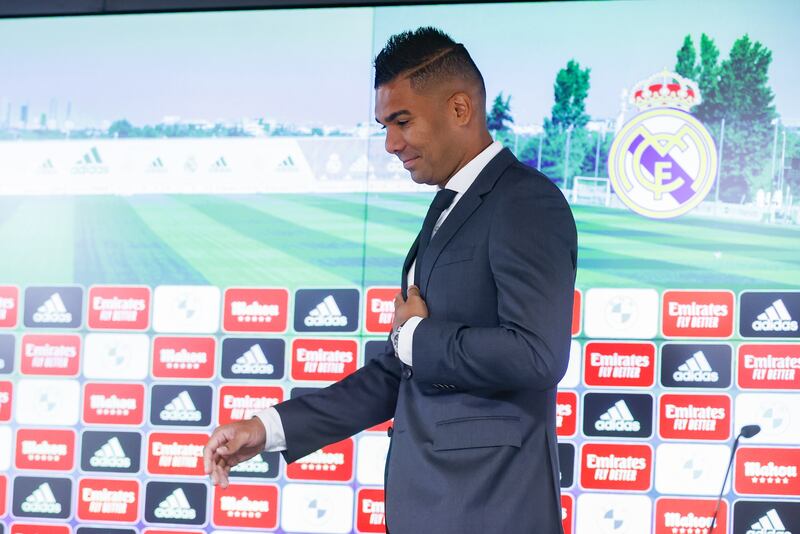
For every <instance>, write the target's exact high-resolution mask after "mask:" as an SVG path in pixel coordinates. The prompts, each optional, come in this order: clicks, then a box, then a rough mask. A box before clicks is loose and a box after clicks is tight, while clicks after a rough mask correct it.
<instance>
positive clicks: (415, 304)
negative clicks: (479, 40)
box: [392, 285, 428, 329]
mask: <svg viewBox="0 0 800 534" xmlns="http://www.w3.org/2000/svg"><path fill="white" fill-rule="evenodd" d="M415 316H417V317H427V316H428V306H427V305H426V304H425V301H424V300H422V297H421V296H420V294H419V288H418V287H417V286H413V285H412V286H408V298H407V299H405V300H403V293H402V291H401V292H399V293H397V296H395V297H394V322H393V323H392V328H393V329H397V328H398V327H399V326H401V325H402V324H403V323H405V322H406V321H408V320H409V319H410V318H411V317H415Z"/></svg>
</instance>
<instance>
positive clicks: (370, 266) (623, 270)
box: [0, 194, 800, 291]
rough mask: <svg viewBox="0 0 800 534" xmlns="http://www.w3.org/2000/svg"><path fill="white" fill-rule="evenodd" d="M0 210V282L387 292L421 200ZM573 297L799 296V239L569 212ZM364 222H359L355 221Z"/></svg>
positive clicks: (99, 202) (3, 202) (41, 203)
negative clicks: (781, 292) (710, 291)
mask: <svg viewBox="0 0 800 534" xmlns="http://www.w3.org/2000/svg"><path fill="white" fill-rule="evenodd" d="M366 199H367V195H365V194H336V195H318V196H315V195H268V196H265V195H250V196H207V195H204V196H191V195H157V196H146V195H140V196H132V197H118V196H97V197H92V196H83V197H13V198H10V197H6V198H2V199H0V250H2V253H3V254H2V260H1V261H0V284H18V285H21V286H26V285H32V284H64V283H77V284H82V285H85V286H89V285H92V284H146V285H150V286H155V285H158V284H213V285H218V286H221V287H225V286H232V285H243V286H251V285H257V286H282V287H288V288H290V289H294V288H297V287H315V286H317V287H337V286H372V285H390V286H391V285H397V284H398V283H399V275H400V267H401V264H402V261H403V258H404V256H405V253H406V250H407V248H408V246H409V245H410V244H411V242H412V241H413V239H414V236H415V235H416V232H417V231H418V229H419V226H420V224H421V221H422V217H423V216H424V213H425V210H426V209H427V204H428V202H429V200H430V196H429V195H426V194H371V195H369V199H368V203H365V200H366ZM573 212H574V214H575V218H576V221H577V223H578V232H579V242H580V252H579V271H578V273H579V274H578V282H577V285H578V287H581V288H584V289H585V288H589V287H654V288H657V289H665V288H728V289H733V290H735V291H738V290H740V289H767V288H776V289H779V288H792V287H794V288H797V287H798V286H800V229H797V228H789V227H782V226H770V225H765V224H748V223H742V222H737V221H725V220H713V219H705V218H694V217H690V216H685V217H682V218H680V219H676V220H671V221H656V220H650V219H646V218H643V217H640V216H638V215H635V214H633V213H630V212H628V211H622V210H616V209H607V208H597V207H586V206H574V207H573ZM365 221H366V223H365Z"/></svg>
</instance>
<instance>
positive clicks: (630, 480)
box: [581, 443, 653, 491]
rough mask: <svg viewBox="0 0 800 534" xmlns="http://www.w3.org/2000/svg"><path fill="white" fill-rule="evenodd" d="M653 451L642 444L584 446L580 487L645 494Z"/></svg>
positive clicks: (649, 476) (593, 444) (651, 466)
mask: <svg viewBox="0 0 800 534" xmlns="http://www.w3.org/2000/svg"><path fill="white" fill-rule="evenodd" d="M652 472H653V449H651V448H650V446H649V445H645V444H635V445H633V444H623V443H584V445H583V447H582V448H581V486H582V487H583V488H585V489H597V490H618V491H648V490H649V489H650V480H651V478H652V477H651V475H652Z"/></svg>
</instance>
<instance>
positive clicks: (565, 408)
mask: <svg viewBox="0 0 800 534" xmlns="http://www.w3.org/2000/svg"><path fill="white" fill-rule="evenodd" d="M577 425H578V394H577V393H575V392H574V391H559V392H558V394H557V395H556V434H557V435H558V436H560V437H568V436H574V435H575V429H576V428H577Z"/></svg>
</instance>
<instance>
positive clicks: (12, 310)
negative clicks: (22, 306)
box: [0, 286, 19, 328]
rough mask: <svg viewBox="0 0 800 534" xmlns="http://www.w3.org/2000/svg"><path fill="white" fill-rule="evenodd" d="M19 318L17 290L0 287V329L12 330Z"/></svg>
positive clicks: (14, 287) (15, 288)
mask: <svg viewBox="0 0 800 534" xmlns="http://www.w3.org/2000/svg"><path fill="white" fill-rule="evenodd" d="M17 317H19V289H18V288H17V287H16V286H0V328H14V327H15V326H17Z"/></svg>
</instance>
